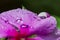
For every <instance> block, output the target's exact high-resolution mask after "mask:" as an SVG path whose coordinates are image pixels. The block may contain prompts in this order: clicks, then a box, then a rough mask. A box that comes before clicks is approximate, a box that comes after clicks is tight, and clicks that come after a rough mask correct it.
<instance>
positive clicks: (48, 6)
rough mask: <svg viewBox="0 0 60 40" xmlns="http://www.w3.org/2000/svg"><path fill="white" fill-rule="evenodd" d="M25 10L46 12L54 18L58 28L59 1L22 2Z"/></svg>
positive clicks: (36, 0) (24, 0)
mask: <svg viewBox="0 0 60 40" xmlns="http://www.w3.org/2000/svg"><path fill="white" fill-rule="evenodd" d="M23 5H24V6H25V8H27V9H29V10H31V11H33V12H36V13H38V14H39V13H40V12H48V13H50V14H51V15H53V16H55V17H56V20H57V27H58V28H60V0H23Z"/></svg>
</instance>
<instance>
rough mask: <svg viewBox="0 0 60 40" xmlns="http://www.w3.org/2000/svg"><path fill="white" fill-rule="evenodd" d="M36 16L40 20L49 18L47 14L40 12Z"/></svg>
mask: <svg viewBox="0 0 60 40" xmlns="http://www.w3.org/2000/svg"><path fill="white" fill-rule="evenodd" d="M38 16H39V17H40V18H42V19H44V18H47V17H50V15H49V14H48V13H47V12H40V13H39V14H38Z"/></svg>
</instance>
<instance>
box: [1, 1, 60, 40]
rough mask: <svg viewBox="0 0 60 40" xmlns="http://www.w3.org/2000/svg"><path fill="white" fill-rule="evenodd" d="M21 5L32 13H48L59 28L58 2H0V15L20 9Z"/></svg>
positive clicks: (59, 3) (59, 13) (59, 10)
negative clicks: (54, 19) (54, 18)
mask: <svg viewBox="0 0 60 40" xmlns="http://www.w3.org/2000/svg"><path fill="white" fill-rule="evenodd" d="M22 5H23V6H24V7H25V8H26V9H28V10H31V11H33V12H36V13H37V14H39V13H40V12H48V13H50V14H51V15H53V16H54V17H56V20H57V27H58V28H60V0H0V13H1V12H4V11H7V10H11V9H15V8H22ZM0 40H4V39H0Z"/></svg>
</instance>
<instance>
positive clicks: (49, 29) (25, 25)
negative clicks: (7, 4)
mask: <svg viewBox="0 0 60 40" xmlns="http://www.w3.org/2000/svg"><path fill="white" fill-rule="evenodd" d="M0 21H1V22H0V26H1V27H0V38H2V37H8V38H10V37H12V38H10V39H9V40H21V38H24V39H25V40H50V38H51V40H55V39H56V40H57V39H58V38H59V37H60V34H58V32H59V31H58V29H57V27H56V25H57V21H56V19H55V17H53V16H50V15H49V14H48V13H46V14H45V13H42V14H41V13H40V14H39V15H37V14H36V13H34V12H31V11H29V10H27V9H20V8H18V9H13V10H9V11H6V12H3V13H1V14H0ZM33 34H35V35H37V37H34V38H29V36H31V35H33Z"/></svg>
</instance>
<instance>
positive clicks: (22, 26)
mask: <svg viewBox="0 0 60 40" xmlns="http://www.w3.org/2000/svg"><path fill="white" fill-rule="evenodd" d="M20 27H21V28H28V27H29V26H28V25H26V24H22V25H21V26H20Z"/></svg>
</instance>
